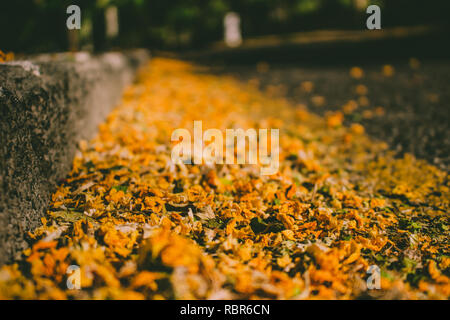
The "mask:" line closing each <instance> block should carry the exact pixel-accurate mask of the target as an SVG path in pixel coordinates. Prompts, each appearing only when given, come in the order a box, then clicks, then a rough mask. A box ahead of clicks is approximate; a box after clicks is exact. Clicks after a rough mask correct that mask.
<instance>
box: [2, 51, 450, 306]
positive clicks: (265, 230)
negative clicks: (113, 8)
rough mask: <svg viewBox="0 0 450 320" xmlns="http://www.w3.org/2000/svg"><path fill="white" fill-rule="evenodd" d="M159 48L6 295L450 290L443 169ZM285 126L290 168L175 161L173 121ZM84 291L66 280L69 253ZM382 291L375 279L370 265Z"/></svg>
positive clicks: (5, 276)
mask: <svg viewBox="0 0 450 320" xmlns="http://www.w3.org/2000/svg"><path fill="white" fill-rule="evenodd" d="M205 71H207V70H204V69H202V68H200V67H197V66H193V65H190V64H188V63H185V62H181V61H177V60H171V59H163V58H155V59H153V60H152V61H151V63H150V64H149V65H148V66H147V67H146V68H145V69H144V70H142V72H141V73H140V75H139V77H138V79H137V81H136V83H135V84H133V85H132V86H130V87H129V88H128V89H127V90H126V92H125V93H124V96H123V100H122V102H121V104H120V105H119V106H118V107H117V108H116V109H115V110H114V111H113V112H112V113H111V114H110V116H109V117H108V118H107V120H106V121H105V122H104V123H103V124H102V125H101V126H100V128H99V133H98V135H97V137H96V138H94V139H93V140H91V141H90V142H86V141H84V142H82V143H80V146H79V152H78V154H77V156H76V157H75V159H74V162H73V169H72V171H71V173H70V174H69V175H68V176H67V177H66V179H65V180H64V181H63V182H62V183H61V184H60V185H59V187H58V189H57V191H56V192H55V193H54V194H53V196H52V202H51V203H50V206H49V210H48V212H47V215H46V216H45V217H43V218H42V226H41V227H39V228H37V229H36V230H35V231H34V232H33V233H29V234H28V236H29V242H30V247H29V248H28V249H26V250H24V252H23V254H22V258H21V259H19V260H17V261H16V262H15V263H14V264H11V265H7V266H3V267H2V268H1V269H0V298H2V299H355V298H385V299H448V298H449V297H450V283H449V276H450V257H449V230H448V226H449V215H448V212H449V199H450V192H449V180H448V174H447V173H446V172H442V171H440V170H438V169H437V168H435V167H433V166H431V165H429V164H427V163H426V162H424V161H421V160H416V159H414V158H413V157H412V156H409V155H406V156H404V157H403V158H395V157H394V156H393V154H392V153H390V151H389V150H388V149H387V146H386V144H384V143H382V142H376V141H374V140H372V139H370V138H369V137H367V136H366V135H365V133H364V128H363V127H362V126H360V125H357V124H355V125H352V126H350V127H345V126H344V125H342V116H341V115H340V114H339V113H338V114H329V115H327V116H326V117H325V119H324V118H320V117H318V116H316V115H313V114H311V113H309V112H308V111H306V110H305V109H304V108H303V107H301V106H300V107H299V106H295V105H292V104H291V103H289V102H288V101H287V100H285V99H283V98H279V97H278V98H277V97H272V96H268V95H267V94H265V93H262V92H260V91H258V89H257V88H255V86H254V85H253V84H252V83H251V82H249V83H248V84H245V83H239V82H237V81H236V80H234V79H232V78H231V77H226V76H213V75H209V74H208V73H207V72H205ZM194 120H202V121H203V128H204V130H206V129H207V128H218V129H221V130H225V129H226V128H244V129H246V128H279V129H280V148H281V151H280V169H279V171H278V173H277V174H274V175H272V176H263V175H260V174H259V172H260V170H259V167H258V165H189V164H186V165H184V164H181V165H179V164H174V163H172V161H171V149H172V146H173V145H174V143H173V142H171V141H170V140H171V133H172V131H173V130H174V129H176V128H188V129H192V127H193V121H194ZM71 265H76V266H79V267H80V270H79V271H80V275H81V282H80V285H81V289H80V290H76V289H68V287H67V280H68V277H69V273H68V272H67V270H68V267H69V266H71ZM372 265H376V266H378V267H379V268H380V270H381V289H380V290H376V289H373V290H369V289H368V287H367V280H368V278H369V276H370V274H369V273H367V271H368V269H369V267H370V266H372Z"/></svg>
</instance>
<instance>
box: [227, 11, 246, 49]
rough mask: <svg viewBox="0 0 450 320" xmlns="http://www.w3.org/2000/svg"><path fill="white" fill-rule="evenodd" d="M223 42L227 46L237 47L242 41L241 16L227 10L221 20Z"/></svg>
mask: <svg viewBox="0 0 450 320" xmlns="http://www.w3.org/2000/svg"><path fill="white" fill-rule="evenodd" d="M223 25H224V28H225V43H226V45H227V46H229V47H232V48H234V47H239V46H240V45H241V43H242V36H241V18H240V17H239V15H238V14H237V13H235V12H228V13H227V14H226V15H225V18H224V20H223Z"/></svg>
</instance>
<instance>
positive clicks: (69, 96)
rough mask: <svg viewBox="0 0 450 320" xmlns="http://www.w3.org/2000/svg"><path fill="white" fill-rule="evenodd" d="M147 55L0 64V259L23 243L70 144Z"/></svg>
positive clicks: (89, 131)
mask: <svg viewBox="0 0 450 320" xmlns="http://www.w3.org/2000/svg"><path fill="white" fill-rule="evenodd" d="M148 58H149V55H148V53H147V52H146V51H143V50H142V51H133V52H129V53H126V54H122V53H107V54H103V55H99V56H91V55H89V54H87V53H79V54H75V55H73V54H60V55H42V56H37V57H34V58H32V59H31V61H15V62H10V63H5V64H0V264H3V263H6V262H11V261H13V260H14V259H15V258H16V257H18V255H19V254H20V252H21V250H23V249H24V248H26V247H27V243H26V241H25V238H24V236H25V233H26V231H28V230H31V229H33V228H35V227H37V226H38V225H39V220H40V217H42V216H43V214H44V213H45V210H46V206H47V204H48V202H49V199H50V195H51V193H52V192H53V191H54V190H55V186H56V184H57V182H58V180H59V179H62V178H64V176H65V175H66V174H67V173H68V171H69V170H70V167H71V164H72V160H73V157H74V155H75V151H76V146H77V143H78V142H79V141H80V140H81V139H87V138H90V137H92V135H93V134H94V133H95V132H96V130H97V125H98V124H99V123H100V122H101V121H102V120H103V119H104V118H105V116H106V115H107V114H108V112H109V111H110V110H111V109H112V107H114V105H115V104H116V103H117V102H118V100H119V99H120V96H121V93H122V90H123V88H124V86H125V85H127V84H129V83H130V82H131V81H132V80H133V78H134V75H135V71H136V69H137V68H138V67H139V66H140V65H142V64H143V63H144V62H145V61H146V60H147V59H148Z"/></svg>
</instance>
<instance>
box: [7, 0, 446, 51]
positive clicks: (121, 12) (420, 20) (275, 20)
mask: <svg viewBox="0 0 450 320" xmlns="http://www.w3.org/2000/svg"><path fill="white" fill-rule="evenodd" d="M71 4H76V5H78V6H80V8H81V12H82V28H81V31H80V32H79V34H78V35H77V36H76V37H69V36H68V32H67V29H66V28H65V21H66V19H67V17H68V14H66V8H67V7H68V6H69V5H71ZM370 4H377V5H379V6H380V7H381V9H382V26H383V28H390V27H396V26H418V25H421V26H424V25H426V26H434V27H439V28H441V29H442V28H444V29H445V28H447V27H448V26H449V22H450V19H449V18H448V15H449V14H450V1H446V0H428V1H423V0H376V1H375V0H374V1H368V0H79V1H75V0H14V1H1V4H0V49H2V50H3V51H14V52H52V51H66V50H68V49H69V48H70V49H93V50H97V51H101V50H106V49H111V48H130V47H148V48H152V49H163V50H187V49H197V48H205V47H208V46H210V45H211V44H214V43H217V42H220V41H221V40H222V39H223V35H224V22H223V20H224V17H225V15H226V14H227V12H230V11H232V12H236V13H237V14H238V15H239V16H240V19H241V23H240V26H241V30H242V37H243V39H244V42H245V39H251V38H254V37H260V36H267V35H275V36H277V35H278V36H286V35H289V34H292V33H296V32H304V31H311V30H361V29H362V28H364V27H365V21H366V18H367V14H366V12H365V10H366V8H367V6H368V5H370ZM108 17H109V18H111V19H112V20H114V19H116V20H117V23H118V32H112V33H110V34H109V36H108V35H107V30H106V29H107V28H108V27H107V25H108V23H107V21H108Z"/></svg>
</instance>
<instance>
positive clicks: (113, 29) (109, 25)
mask: <svg viewBox="0 0 450 320" xmlns="http://www.w3.org/2000/svg"><path fill="white" fill-rule="evenodd" d="M105 20H106V36H107V37H108V38H109V39H111V38H115V37H116V36H117V35H118V34H119V18H118V12H117V7H114V6H111V7H108V8H106V11H105Z"/></svg>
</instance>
